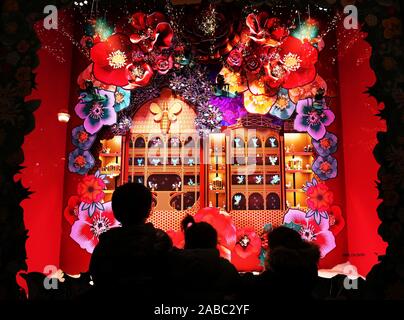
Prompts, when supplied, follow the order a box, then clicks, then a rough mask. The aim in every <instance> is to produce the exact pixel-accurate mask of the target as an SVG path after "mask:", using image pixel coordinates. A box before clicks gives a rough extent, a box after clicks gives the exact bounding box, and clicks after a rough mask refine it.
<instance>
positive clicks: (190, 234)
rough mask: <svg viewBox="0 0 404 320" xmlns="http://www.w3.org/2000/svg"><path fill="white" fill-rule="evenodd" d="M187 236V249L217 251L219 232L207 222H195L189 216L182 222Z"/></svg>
mask: <svg viewBox="0 0 404 320" xmlns="http://www.w3.org/2000/svg"><path fill="white" fill-rule="evenodd" d="M181 228H182V230H184V234H185V249H215V248H216V246H217V232H216V230H215V228H213V227H212V226H211V225H210V224H209V223H207V222H195V220H194V218H193V217H192V216H190V215H187V216H186V217H185V218H184V219H183V220H182V222H181Z"/></svg>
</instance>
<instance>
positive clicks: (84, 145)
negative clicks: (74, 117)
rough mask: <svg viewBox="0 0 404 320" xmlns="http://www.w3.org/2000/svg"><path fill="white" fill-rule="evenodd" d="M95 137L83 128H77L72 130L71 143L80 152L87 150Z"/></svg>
mask: <svg viewBox="0 0 404 320" xmlns="http://www.w3.org/2000/svg"><path fill="white" fill-rule="evenodd" d="M96 137H97V135H95V134H89V133H88V132H87V131H86V130H85V129H84V126H83V125H81V126H78V127H76V128H74V129H73V130H72V143H73V145H74V146H76V147H77V148H79V149H81V150H88V149H90V148H91V146H92V145H93V143H94V141H95V138H96Z"/></svg>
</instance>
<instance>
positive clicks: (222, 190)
mask: <svg viewBox="0 0 404 320" xmlns="http://www.w3.org/2000/svg"><path fill="white" fill-rule="evenodd" d="M209 192H211V193H226V189H220V190H210V189H209Z"/></svg>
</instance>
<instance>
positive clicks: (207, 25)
mask: <svg viewBox="0 0 404 320" xmlns="http://www.w3.org/2000/svg"><path fill="white" fill-rule="evenodd" d="M202 16H203V17H202V21H201V23H200V25H199V29H200V30H201V31H202V32H203V33H204V34H205V35H207V36H210V37H213V36H214V35H215V32H216V20H217V12H216V9H215V8H212V7H209V8H208V9H207V10H206V11H205V12H204V14H203V15H202Z"/></svg>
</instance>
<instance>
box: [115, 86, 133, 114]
mask: <svg viewBox="0 0 404 320" xmlns="http://www.w3.org/2000/svg"><path fill="white" fill-rule="evenodd" d="M129 104H130V91H129V90H125V89H123V88H121V87H117V88H116V91H115V104H114V109H115V111H116V112H119V111H122V110H123V109H125V108H127V107H128V106H129Z"/></svg>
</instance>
